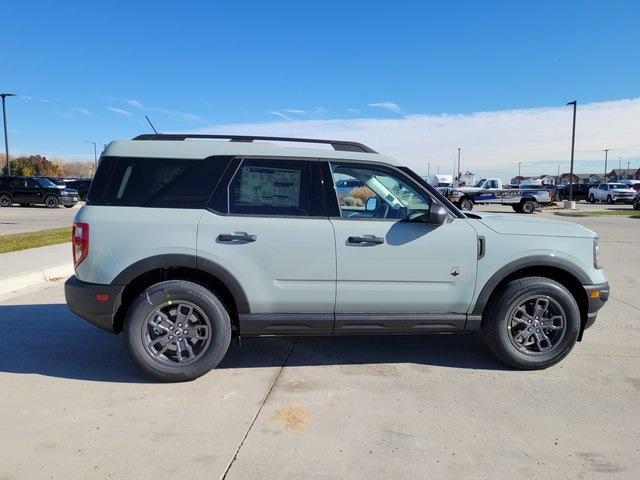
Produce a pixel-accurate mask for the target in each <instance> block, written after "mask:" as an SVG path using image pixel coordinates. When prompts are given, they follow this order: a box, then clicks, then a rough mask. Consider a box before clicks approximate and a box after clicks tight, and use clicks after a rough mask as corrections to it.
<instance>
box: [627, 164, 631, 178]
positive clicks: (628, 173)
mask: <svg viewBox="0 0 640 480" xmlns="http://www.w3.org/2000/svg"><path fill="white" fill-rule="evenodd" d="M630 165H631V161H630V160H627V180H629V175H631V170H630Z"/></svg>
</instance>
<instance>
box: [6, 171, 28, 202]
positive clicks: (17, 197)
mask: <svg viewBox="0 0 640 480" xmlns="http://www.w3.org/2000/svg"><path fill="white" fill-rule="evenodd" d="M11 189H12V190H13V201H14V202H15V203H32V202H33V200H31V198H30V196H29V195H28V194H27V179H26V178H25V177H15V178H14V179H12V180H11Z"/></svg>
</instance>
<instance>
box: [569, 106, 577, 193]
mask: <svg viewBox="0 0 640 480" xmlns="http://www.w3.org/2000/svg"><path fill="white" fill-rule="evenodd" d="M567 105H573V128H572V129H571V167H570V169H569V201H570V202H572V201H573V154H574V151H575V148H576V107H577V106H578V102H577V101H576V100H574V101H573V102H567Z"/></svg>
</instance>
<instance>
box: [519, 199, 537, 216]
mask: <svg viewBox="0 0 640 480" xmlns="http://www.w3.org/2000/svg"><path fill="white" fill-rule="evenodd" d="M520 211H521V212H522V213H526V214H531V213H533V212H535V211H536V204H535V203H534V202H533V201H531V200H524V201H523V202H522V203H520Z"/></svg>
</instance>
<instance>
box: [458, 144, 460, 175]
mask: <svg viewBox="0 0 640 480" xmlns="http://www.w3.org/2000/svg"><path fill="white" fill-rule="evenodd" d="M458 180H460V147H458Z"/></svg>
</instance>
